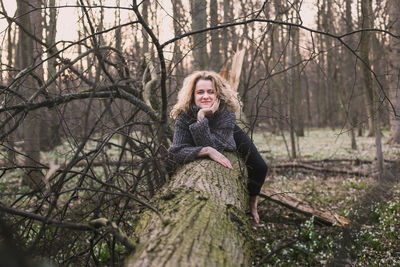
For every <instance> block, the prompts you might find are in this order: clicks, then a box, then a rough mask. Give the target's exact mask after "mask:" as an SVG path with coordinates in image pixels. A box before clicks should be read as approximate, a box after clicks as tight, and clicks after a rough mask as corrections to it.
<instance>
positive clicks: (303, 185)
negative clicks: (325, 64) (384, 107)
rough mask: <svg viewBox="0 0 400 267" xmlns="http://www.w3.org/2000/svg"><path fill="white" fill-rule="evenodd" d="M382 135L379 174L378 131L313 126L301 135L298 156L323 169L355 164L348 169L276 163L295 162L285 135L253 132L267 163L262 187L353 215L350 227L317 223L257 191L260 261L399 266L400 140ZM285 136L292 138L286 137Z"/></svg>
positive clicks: (300, 264) (257, 264) (295, 264)
mask: <svg viewBox="0 0 400 267" xmlns="http://www.w3.org/2000/svg"><path fill="white" fill-rule="evenodd" d="M387 136H388V133H384V137H383V140H382V143H383V155H384V158H385V160H386V161H385V170H386V171H389V172H390V173H391V174H393V175H392V176H390V177H389V178H388V177H386V178H384V179H378V178H377V173H376V166H375V164H374V157H375V138H374V137H357V146H358V149H356V150H352V149H351V146H350V136H349V135H348V134H347V133H340V130H331V129H309V130H307V131H306V133H305V137H300V138H298V140H297V142H298V147H297V149H298V151H297V154H298V159H297V161H303V162H304V161H305V162H307V163H308V164H311V165H314V166H318V167H319V169H321V170H323V169H347V170H353V171H354V170H358V171H360V173H365V175H349V174H346V175H344V174H340V173H337V174H336V173H329V172H324V171H315V170H306V169H299V168H296V169H295V168H284V169H282V168H280V169H278V168H273V166H274V164H275V165H277V164H278V163H279V162H288V161H291V160H290V159H289V157H288V154H289V153H288V152H287V147H286V145H285V140H284V138H283V137H282V136H275V135H271V134H261V133H256V134H255V135H254V136H253V138H254V142H255V144H256V146H257V147H258V148H259V150H260V151H261V152H262V153H263V156H264V157H265V159H266V160H267V162H268V163H269V165H270V166H272V168H270V172H269V175H268V177H267V180H266V183H265V186H267V187H270V188H273V189H276V190H278V191H281V192H286V193H289V194H291V195H293V196H295V197H297V198H300V199H302V200H305V201H308V202H310V203H312V204H314V205H318V206H320V207H323V208H325V209H328V210H330V211H333V212H336V213H338V214H340V215H342V216H344V217H346V218H347V219H349V220H351V225H350V226H349V227H346V228H341V227H338V226H324V225H321V224H318V223H317V222H316V220H315V219H314V217H306V216H304V215H300V214H298V213H295V212H293V211H291V210H289V209H287V208H285V207H283V206H280V205H278V204H276V203H274V202H271V201H269V200H266V199H263V198H260V202H259V203H260V204H259V212H260V216H261V222H260V224H259V225H254V229H256V233H257V245H258V248H259V250H258V253H257V261H256V262H254V265H255V266H288V265H292V266H325V265H329V266H371V265H372V266H395V265H397V266H398V265H400V237H399V235H398V230H399V229H400V162H399V159H400V146H393V145H390V146H389V145H387V144H386V143H385V141H386V138H387ZM286 142H289V140H288V137H287V138H286Z"/></svg>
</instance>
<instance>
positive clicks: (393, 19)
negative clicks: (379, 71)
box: [389, 0, 400, 144]
mask: <svg viewBox="0 0 400 267" xmlns="http://www.w3.org/2000/svg"><path fill="white" fill-rule="evenodd" d="M399 18H400V3H399V1H398V0H391V1H390V3H389V25H390V27H391V28H390V31H391V32H392V33H393V34H396V35H398V34H400V21H399ZM399 46H400V42H399V40H398V39H397V38H393V37H392V38H391V39H390V49H391V51H390V52H391V56H390V60H391V61H390V70H391V73H390V75H389V81H390V83H389V84H390V85H389V86H390V88H389V94H390V101H391V102H392V105H393V106H394V110H391V112H390V113H391V117H390V129H391V135H390V137H389V142H390V143H396V144H400V87H399V84H400V83H399V82H400V47H399Z"/></svg>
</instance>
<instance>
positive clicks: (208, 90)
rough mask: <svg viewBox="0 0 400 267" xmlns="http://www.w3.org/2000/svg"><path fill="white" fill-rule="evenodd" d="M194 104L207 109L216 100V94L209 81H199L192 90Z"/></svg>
mask: <svg viewBox="0 0 400 267" xmlns="http://www.w3.org/2000/svg"><path fill="white" fill-rule="evenodd" d="M193 97H194V103H195V104H196V106H198V107H199V108H209V107H211V106H212V104H214V102H215V100H216V99H217V92H216V91H215V88H214V85H213V83H212V81H211V80H204V79H200V80H198V81H197V83H196V86H195V88H194V96H193Z"/></svg>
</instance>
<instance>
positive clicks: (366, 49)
mask: <svg viewBox="0 0 400 267" xmlns="http://www.w3.org/2000/svg"><path fill="white" fill-rule="evenodd" d="M361 20H362V21H361V28H363V29H371V28H373V12H372V0H365V1H361ZM370 48H371V33H370V32H368V31H363V32H362V33H361V40H360V56H361V58H362V59H363V60H364V64H362V67H361V69H362V73H363V84H364V90H365V98H366V106H367V115H368V136H374V135H375V128H376V126H375V123H376V122H375V114H374V112H376V111H375V110H374V101H375V99H374V88H373V81H372V74H371V72H370V70H369V69H368V67H367V66H366V65H368V66H371V64H370V57H369V54H370V52H371V51H370Z"/></svg>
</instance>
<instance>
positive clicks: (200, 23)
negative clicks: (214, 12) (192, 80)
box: [190, 0, 208, 70]
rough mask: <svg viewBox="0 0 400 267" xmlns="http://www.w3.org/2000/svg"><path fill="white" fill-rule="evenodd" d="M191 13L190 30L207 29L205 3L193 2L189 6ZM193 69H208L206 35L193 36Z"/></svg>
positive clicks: (202, 0)
mask: <svg viewBox="0 0 400 267" xmlns="http://www.w3.org/2000/svg"><path fill="white" fill-rule="evenodd" d="M190 7H191V13H192V30H193V31H196V30H200V29H204V28H206V27H207V1H206V0H194V1H191V4H190ZM193 56H194V58H193V60H194V61H193V67H194V69H195V70H201V69H206V68H207V67H208V54H207V33H206V32H203V33H199V34H195V35H194V36H193Z"/></svg>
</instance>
